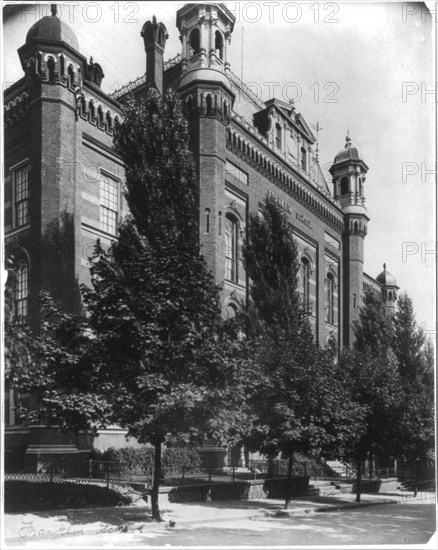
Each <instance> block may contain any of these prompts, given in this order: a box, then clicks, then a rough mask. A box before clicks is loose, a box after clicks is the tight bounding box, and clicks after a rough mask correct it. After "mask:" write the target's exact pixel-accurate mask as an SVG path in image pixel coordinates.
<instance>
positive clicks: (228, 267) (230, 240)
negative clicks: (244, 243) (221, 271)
mask: <svg viewBox="0 0 438 550" xmlns="http://www.w3.org/2000/svg"><path fill="white" fill-rule="evenodd" d="M238 233H239V222H238V220H237V218H236V217H235V216H233V215H232V214H227V215H226V216H225V279H227V280H228V281H232V282H234V283H237V281H238V278H239V273H238Z"/></svg>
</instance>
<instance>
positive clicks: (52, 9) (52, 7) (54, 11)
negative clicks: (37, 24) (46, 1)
mask: <svg viewBox="0 0 438 550" xmlns="http://www.w3.org/2000/svg"><path fill="white" fill-rule="evenodd" d="M50 11H51V12H52V15H53V17H56V14H57V11H58V6H57V5H56V4H50Z"/></svg>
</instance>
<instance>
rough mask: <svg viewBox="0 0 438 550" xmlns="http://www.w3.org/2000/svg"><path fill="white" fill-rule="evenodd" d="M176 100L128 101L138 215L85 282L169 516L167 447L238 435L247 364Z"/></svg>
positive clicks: (100, 356) (106, 365) (93, 321)
mask: <svg viewBox="0 0 438 550" xmlns="http://www.w3.org/2000/svg"><path fill="white" fill-rule="evenodd" d="M188 137H189V136H188V128H187V123H186V121H185V119H184V118H183V116H182V114H181V110H180V106H179V102H178V100H177V98H176V97H175V96H174V95H172V94H168V95H167V96H166V97H165V98H164V100H161V98H159V97H158V96H157V95H156V93H154V92H153V91H152V92H150V93H149V94H148V95H147V97H146V98H144V100H143V101H142V102H141V103H136V102H134V101H132V102H130V103H128V105H127V106H126V108H125V110H124V122H123V124H122V125H120V126H119V127H118V128H117V132H116V137H115V144H116V148H117V150H118V152H119V154H120V155H121V157H122V159H123V161H124V163H125V167H126V199H127V202H128V205H129V208H130V211H131V213H132V216H130V217H128V218H127V219H126V220H125V222H124V223H123V224H122V225H121V226H120V231H119V238H118V241H117V242H115V243H113V244H112V246H111V249H110V251H108V252H106V251H105V250H103V248H102V247H101V246H100V245H98V246H97V247H96V250H95V253H94V257H93V260H92V268H91V274H92V283H93V288H92V289H84V299H85V304H86V307H87V311H88V315H89V317H88V322H89V325H90V327H91V329H92V331H93V334H95V335H96V340H95V344H94V345H93V348H94V352H93V353H94V355H95V357H96V360H97V361H98V362H99V364H100V371H101V373H102V374H103V380H104V381H105V382H108V384H109V385H110V387H111V384H112V391H113V401H112V408H113V412H114V417H115V419H116V420H117V422H119V423H120V424H121V425H122V426H125V427H127V428H128V431H129V434H130V435H132V436H134V437H136V438H137V439H138V440H139V441H140V442H147V441H148V442H151V443H152V444H153V445H154V446H155V475H154V484H153V488H152V508H153V516H154V518H155V519H157V520H159V519H160V512H159V507H158V491H159V484H160V471H161V448H162V445H163V444H165V443H166V442H167V441H168V440H169V438H172V437H173V438H175V437H177V438H178V439H179V440H185V441H186V442H198V443H199V442H201V441H202V439H203V438H204V437H205V436H210V437H213V438H215V439H216V440H219V441H221V442H223V443H224V442H225V443H229V442H232V441H233V437H234V436H233V431H234V432H236V431H237V430H236V428H235V426H236V425H237V423H238V421H239V420H241V418H240V411H241V409H242V407H243V406H244V396H243V394H242V392H243V386H242V385H241V384H239V382H238V381H239V377H240V373H241V371H242V369H244V365H245V362H244V361H242V357H241V348H242V346H241V345H240V344H239V342H238V341H237V339H236V337H235V336H236V335H235V334H231V335H230V334H229V332H227V331H226V330H224V327H223V323H222V320H221V310H220V303H219V289H218V287H217V286H215V284H214V280H213V276H212V274H211V273H210V272H209V270H208V268H207V265H206V263H205V261H204V259H203V258H202V257H201V256H200V254H199V235H198V223H197V220H198V209H197V202H196V197H197V186H198V183H197V178H196V173H195V170H194V164H193V160H192V156H191V154H190V151H189V149H188V142H189V139H188Z"/></svg>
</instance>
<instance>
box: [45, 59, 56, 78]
mask: <svg viewBox="0 0 438 550" xmlns="http://www.w3.org/2000/svg"><path fill="white" fill-rule="evenodd" d="M47 71H48V73H49V82H53V81H54V80H55V60H54V59H53V57H52V56H50V57H49V59H48V60H47Z"/></svg>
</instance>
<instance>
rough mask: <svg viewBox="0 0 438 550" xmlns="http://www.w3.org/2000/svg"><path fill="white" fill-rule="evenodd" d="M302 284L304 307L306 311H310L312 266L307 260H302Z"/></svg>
mask: <svg viewBox="0 0 438 550" xmlns="http://www.w3.org/2000/svg"><path fill="white" fill-rule="evenodd" d="M301 284H302V287H301V289H302V296H303V307H304V309H305V310H306V311H308V310H309V305H310V298H309V289H310V264H309V262H308V260H306V258H303V259H302V260H301Z"/></svg>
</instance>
